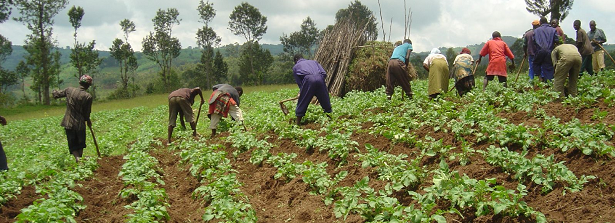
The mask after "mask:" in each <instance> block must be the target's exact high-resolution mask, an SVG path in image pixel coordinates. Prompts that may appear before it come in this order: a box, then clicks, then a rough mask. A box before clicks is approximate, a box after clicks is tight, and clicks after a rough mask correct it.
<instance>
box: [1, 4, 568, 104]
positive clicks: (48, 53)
mask: <svg viewBox="0 0 615 223" xmlns="http://www.w3.org/2000/svg"><path fill="white" fill-rule="evenodd" d="M572 3H573V1H572V0H548V1H545V0H526V4H527V5H528V7H527V10H528V12H531V13H534V14H537V15H543V16H544V15H546V14H551V17H552V18H553V17H554V16H555V17H558V18H559V19H560V20H561V19H563V18H565V16H566V15H567V14H568V10H570V8H571V7H572ZM68 4H69V1H68V0H0V23H2V22H4V21H6V20H8V19H9V17H10V15H11V10H12V9H15V10H16V11H19V15H17V16H15V17H13V18H12V19H13V20H15V21H18V22H21V23H22V24H23V25H24V26H26V27H27V28H28V29H29V30H30V31H31V33H30V34H28V35H27V38H26V40H25V43H24V49H25V50H26V51H27V54H26V55H25V56H24V58H23V60H22V61H20V62H19V64H18V65H17V67H16V68H15V69H14V70H12V71H9V70H7V69H4V68H2V67H0V80H2V81H1V82H2V83H1V85H0V96H1V97H0V102H2V99H3V98H6V95H7V89H8V87H9V86H12V85H15V84H18V83H19V84H20V85H21V90H22V91H23V93H24V101H29V100H30V99H28V98H27V97H26V94H25V82H26V79H29V80H31V84H30V89H31V90H32V91H33V92H35V93H36V96H35V98H34V99H33V101H35V102H37V103H40V104H45V105H49V104H50V96H49V89H50V88H54V87H59V86H60V85H61V84H62V79H61V78H60V71H61V63H60V57H61V55H60V52H59V51H58V46H57V42H56V41H55V40H54V39H53V33H54V32H53V25H54V19H53V18H54V17H55V16H56V15H57V14H58V13H59V12H60V11H61V10H63V9H64V8H65V7H67V5H68ZM404 5H405V2H404ZM197 12H198V14H199V22H200V23H202V27H201V28H199V29H198V31H197V32H196V33H195V36H196V39H197V46H198V49H199V50H200V51H201V52H200V53H201V55H200V60H199V61H198V62H197V63H196V64H194V66H190V67H188V68H187V69H183V70H181V72H180V70H179V69H178V68H177V67H176V66H174V63H173V62H174V60H175V59H176V58H177V57H178V56H179V55H180V53H181V49H182V48H181V47H182V46H181V43H180V42H179V39H178V38H177V37H175V36H173V28H174V27H175V26H178V25H180V23H181V18H180V13H179V11H178V10H177V9H175V8H168V9H159V10H158V11H157V13H156V16H155V17H154V18H153V19H152V23H153V25H154V30H152V31H150V32H149V34H148V35H147V36H145V37H144V38H143V40H142V42H141V44H142V53H143V55H144V56H145V57H146V58H147V59H148V60H149V61H151V62H153V63H154V64H156V65H157V66H158V68H159V71H157V75H158V78H156V79H155V81H152V82H150V83H149V84H148V85H147V87H146V92H147V93H155V92H170V91H171V90H173V89H175V88H177V87H181V86H184V85H186V84H187V83H189V84H190V85H192V86H211V85H213V84H215V83H219V82H227V83H231V84H234V85H260V84H265V83H272V81H271V80H272V79H273V80H274V81H273V83H289V82H292V78H291V77H290V76H289V75H286V77H280V76H284V75H282V74H284V73H288V71H289V70H290V69H291V68H292V66H293V64H292V59H291V58H292V55H294V54H296V53H302V54H304V55H305V56H306V57H307V58H310V57H312V56H313V53H314V50H315V47H316V46H317V45H318V42H319V40H320V38H321V37H322V35H323V34H324V33H326V32H327V30H328V29H330V28H331V27H332V25H329V26H328V27H327V28H325V29H324V30H319V29H318V28H317V27H316V24H315V22H314V21H313V20H312V19H311V18H310V17H307V18H305V19H304V20H303V22H302V24H301V26H300V30H299V31H296V32H291V33H289V34H283V35H282V36H281V37H280V42H281V44H282V45H283V53H282V54H280V55H275V56H274V55H272V54H271V52H270V51H269V50H266V49H264V48H263V47H262V46H261V44H260V43H259V41H260V40H261V38H262V37H263V35H264V34H265V33H266V32H267V17H266V16H264V15H262V14H261V13H260V11H259V9H258V8H256V7H254V6H252V5H250V4H249V3H247V2H242V3H241V4H240V5H238V6H236V7H235V8H234V10H233V11H232V13H231V14H230V15H229V22H228V29H229V30H231V31H232V33H233V34H234V35H237V36H241V37H243V38H244V39H245V42H244V43H243V44H241V45H238V44H237V45H236V46H235V47H234V48H233V47H230V48H229V49H230V50H235V51H236V52H237V53H236V55H238V56H237V57H226V58H225V57H224V56H223V55H222V53H221V52H220V49H219V44H220V42H221V37H220V36H218V35H217V34H216V32H215V31H214V30H213V29H212V27H210V26H209V23H210V22H211V21H212V19H213V18H214V17H215V16H216V10H215V8H214V4H213V3H210V2H209V1H203V0H200V1H199V5H198V7H197ZM85 15H86V14H85V11H84V9H83V8H81V7H80V6H72V7H71V8H70V10H69V11H68V16H69V20H70V24H71V25H72V27H73V28H74V32H73V37H74V43H73V46H72V48H71V53H70V64H71V65H72V66H73V67H74V68H75V70H76V72H75V73H74V76H75V78H79V76H81V75H83V74H90V75H92V76H96V75H98V72H99V69H100V64H101V63H102V61H103V58H100V56H99V52H98V50H95V46H96V41H95V40H91V41H89V42H79V41H78V40H77V34H78V29H79V28H80V27H81V20H82V18H83V17H84V16H85ZM335 17H336V22H337V21H339V20H341V19H343V18H352V19H353V20H354V21H360V22H357V23H356V24H361V25H363V26H365V27H366V29H365V33H366V36H367V37H368V40H375V39H376V38H377V36H378V29H377V22H376V20H375V18H374V16H373V13H372V11H371V10H369V9H368V8H367V7H366V6H365V5H363V4H361V2H360V1H359V0H354V1H353V2H351V3H350V4H349V5H348V8H346V9H340V10H338V12H337V13H336V16H335ZM381 17H382V15H381ZM406 23H407V24H406V26H409V24H408V21H407V22H406ZM383 25H384V24H383ZM119 27H120V29H119V30H120V31H121V32H122V33H123V38H116V39H115V40H114V41H113V43H112V45H111V47H110V49H109V52H110V57H111V58H113V59H114V60H116V62H117V64H118V67H119V69H118V71H117V72H116V74H115V75H117V77H118V79H119V81H118V82H119V83H118V85H117V88H116V89H115V91H114V92H113V93H112V94H111V97H113V98H127V97H134V96H136V95H137V94H139V91H140V88H141V86H139V85H138V84H135V81H134V79H135V76H136V71H137V69H138V68H139V66H140V64H139V63H138V60H137V58H136V56H135V51H134V49H133V47H132V46H131V45H130V43H128V37H129V35H130V34H131V33H132V32H134V31H136V30H137V27H136V26H135V23H134V22H133V21H130V20H128V19H124V20H122V21H120V23H119ZM383 27H384V26H383ZM407 28H408V29H409V27H407ZM383 36H386V33H385V32H384V30H383ZM389 36H390V35H389ZM389 38H390V37H389ZM383 41H384V40H383ZM11 45H12V43H11V42H10V41H9V40H8V39H6V38H5V37H4V36H1V35H0V49H1V51H0V63H1V62H3V61H4V60H5V59H6V57H7V56H8V55H10V54H11V53H12V48H11ZM448 54H451V55H452V52H448ZM414 60H415V61H414V62H418V60H420V57H415V58H414ZM418 70H420V69H418ZM267 79H270V80H269V81H268V80H267ZM91 91H92V94H93V95H94V96H96V84H95V85H94V86H93V87H92V88H91Z"/></svg>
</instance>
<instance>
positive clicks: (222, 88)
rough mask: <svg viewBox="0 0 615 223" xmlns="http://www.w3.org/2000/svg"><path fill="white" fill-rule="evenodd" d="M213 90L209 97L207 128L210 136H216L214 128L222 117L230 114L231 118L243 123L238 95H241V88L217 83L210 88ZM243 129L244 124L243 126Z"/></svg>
mask: <svg viewBox="0 0 615 223" xmlns="http://www.w3.org/2000/svg"><path fill="white" fill-rule="evenodd" d="M212 90H213V92H212V93H211V96H210V97H209V112H208V115H207V116H208V117H209V119H210V120H211V122H210V124H209V129H211V137H212V138H213V137H214V136H216V129H217V128H218V123H219V122H220V120H221V119H222V117H228V115H231V117H233V119H235V120H236V121H238V122H240V123H241V124H242V125H243V112H242V111H241V109H240V108H239V104H240V103H241V102H240V101H239V100H240V97H241V95H243V88H241V87H233V86H231V85H228V84H217V85H214V86H213V88H212ZM244 130H245V126H244Z"/></svg>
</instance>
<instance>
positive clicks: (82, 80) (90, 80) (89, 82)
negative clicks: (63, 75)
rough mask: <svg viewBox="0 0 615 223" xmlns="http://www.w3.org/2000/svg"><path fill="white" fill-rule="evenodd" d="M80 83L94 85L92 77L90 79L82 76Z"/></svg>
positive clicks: (88, 76) (87, 76)
mask: <svg viewBox="0 0 615 223" xmlns="http://www.w3.org/2000/svg"><path fill="white" fill-rule="evenodd" d="M79 82H81V83H85V84H89V85H92V77H90V75H87V74H85V75H83V76H81V78H79Z"/></svg>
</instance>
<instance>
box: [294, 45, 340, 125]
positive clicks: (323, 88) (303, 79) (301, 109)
mask: <svg viewBox="0 0 615 223" xmlns="http://www.w3.org/2000/svg"><path fill="white" fill-rule="evenodd" d="M293 60H294V61H295V66H294V67H293V76H294V77H295V82H297V85H298V86H299V101H298V102H297V108H296V109H295V115H296V116H297V120H296V122H297V125H301V119H302V118H303V116H305V112H306V111H307V108H308V105H309V104H310V101H311V100H312V98H313V97H314V96H316V99H318V102H319V103H320V106H321V107H322V109H323V110H324V111H325V113H327V116H329V118H331V115H330V113H331V112H332V110H331V101H330V99H329V89H328V88H327V84H326V83H325V78H326V77H327V72H325V69H323V68H322V66H321V65H320V64H319V63H318V62H316V61H314V60H306V59H303V55H301V54H296V55H295V56H294V58H293Z"/></svg>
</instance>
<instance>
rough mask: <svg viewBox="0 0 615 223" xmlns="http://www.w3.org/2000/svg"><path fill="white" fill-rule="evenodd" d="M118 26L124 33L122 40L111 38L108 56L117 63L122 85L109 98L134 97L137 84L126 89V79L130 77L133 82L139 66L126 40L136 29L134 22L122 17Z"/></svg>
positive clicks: (127, 85)
mask: <svg viewBox="0 0 615 223" xmlns="http://www.w3.org/2000/svg"><path fill="white" fill-rule="evenodd" d="M120 26H121V27H122V31H123V33H124V40H121V39H119V38H116V39H115V40H113V44H112V45H111V48H109V53H110V56H111V57H113V58H114V59H115V60H116V61H117V62H118V63H119V67H120V81H121V83H122V87H121V88H118V89H117V90H116V92H114V93H113V94H112V95H111V96H110V97H111V98H128V97H134V96H135V94H136V93H135V91H136V90H137V88H138V86H135V85H134V84H133V86H132V87H131V89H130V90H132V91H129V89H128V87H129V84H128V81H129V80H130V79H131V78H132V80H133V82H134V75H135V71H136V70H137V68H138V67H139V64H138V63H137V58H136V57H135V52H134V50H133V49H132V46H131V45H130V43H129V42H128V35H129V34H130V33H132V32H134V31H136V27H135V23H134V22H133V21H130V20H128V19H124V20H122V21H121V22H120Z"/></svg>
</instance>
